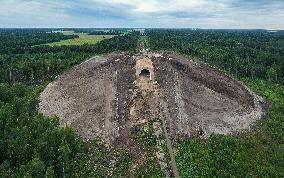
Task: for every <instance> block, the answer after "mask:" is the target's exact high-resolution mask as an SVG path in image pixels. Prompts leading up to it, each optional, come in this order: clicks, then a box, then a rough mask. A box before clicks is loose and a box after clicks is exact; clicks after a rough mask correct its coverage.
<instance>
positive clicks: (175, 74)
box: [40, 52, 264, 175]
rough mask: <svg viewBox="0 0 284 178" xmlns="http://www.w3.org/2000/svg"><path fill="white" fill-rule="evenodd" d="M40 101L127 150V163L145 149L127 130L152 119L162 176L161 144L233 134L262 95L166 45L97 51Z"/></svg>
mask: <svg viewBox="0 0 284 178" xmlns="http://www.w3.org/2000/svg"><path fill="white" fill-rule="evenodd" d="M40 100H41V102H40V111H41V112H42V113H43V114H44V115H47V116H51V115H57V116H59V118H60V123H61V124H62V125H63V126H64V125H68V126H71V127H73V128H75V130H76V131H77V133H78V135H80V136H81V137H82V138H84V139H92V138H94V137H100V138H102V139H103V140H104V141H105V142H106V144H107V145H109V146H113V147H114V148H116V149H118V150H119V149H121V150H123V149H130V152H131V154H132V155H133V160H134V162H133V163H132V164H131V167H130V168H129V170H132V169H135V168H136V167H137V165H138V164H140V165H141V164H142V163H143V162H144V161H145V160H144V158H146V157H147V156H149V154H150V153H149V151H147V148H146V147H145V146H144V145H141V144H139V143H138V142H137V140H135V137H136V136H135V135H133V132H132V131H133V130H134V131H135V129H136V128H137V126H139V127H140V126H141V125H142V126H143V127H144V126H145V125H147V123H149V122H153V124H154V125H155V128H156V130H155V132H154V133H155V135H156V136H157V137H160V136H159V135H160V134H161V130H163V131H164V132H165V133H166V136H167V140H166V142H165V140H158V141H157V142H158V145H157V149H156V150H158V151H157V157H159V159H160V161H159V163H160V166H161V167H162V169H163V171H164V173H165V175H170V174H171V173H172V171H171V168H170V167H169V164H168V163H165V162H166V161H165V160H166V158H165V155H163V154H161V148H162V144H164V143H167V144H168V147H171V145H169V144H170V143H169V139H170V140H174V139H175V138H177V137H178V136H191V137H192V136H198V137H203V138H206V137H208V136H209V135H210V134H212V133H219V134H231V133H234V132H237V131H239V130H240V129H248V128H249V127H250V125H251V124H252V123H253V122H255V121H256V120H257V119H260V118H261V117H262V115H263V114H264V110H263V103H264V101H263V99H262V98H261V97H259V96H257V95H256V94H254V93H253V92H251V91H250V90H249V89H248V88H247V87H246V86H244V85H243V84H242V83H240V82H238V81H236V80H234V79H232V78H230V77H228V76H226V75H224V74H223V73H221V72H219V71H218V70H216V69H213V68H210V67H209V66H207V65H205V64H200V63H197V62H194V61H192V60H191V59H188V58H185V57H183V56H178V55H176V54H174V53H170V52H161V53H151V52H149V53H141V54H131V53H113V54H109V55H103V56H97V57H94V58H92V59H90V60H88V61H86V62H84V63H82V64H80V65H78V66H76V67H74V68H73V69H71V70H69V71H68V72H66V73H65V74H63V75H61V76H60V77H59V78H58V79H57V80H56V81H55V82H53V83H50V84H49V85H48V86H47V88H46V89H45V90H44V91H43V93H42V94H41V96H40ZM160 121H162V123H161V122H160ZM162 126H164V127H163V128H165V129H161V127H162ZM160 138H161V137H160ZM159 144H160V145H159ZM159 150H160V151H159ZM171 157H173V155H171ZM172 159H174V158H172ZM172 162H173V161H172ZM172 168H174V165H173V166H172ZM172 170H174V169H172ZM173 172H176V171H175V170H174V171H173Z"/></svg>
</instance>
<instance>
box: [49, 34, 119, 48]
mask: <svg viewBox="0 0 284 178" xmlns="http://www.w3.org/2000/svg"><path fill="white" fill-rule="evenodd" d="M64 34H65V35H72V34H74V35H78V36H79V38H75V39H68V40H61V41H58V42H54V43H48V44H47V45H49V46H64V45H65V46H69V45H84V44H96V43H98V42H100V41H102V40H105V39H110V38H112V37H113V36H114V35H88V34H86V33H73V32H64Z"/></svg>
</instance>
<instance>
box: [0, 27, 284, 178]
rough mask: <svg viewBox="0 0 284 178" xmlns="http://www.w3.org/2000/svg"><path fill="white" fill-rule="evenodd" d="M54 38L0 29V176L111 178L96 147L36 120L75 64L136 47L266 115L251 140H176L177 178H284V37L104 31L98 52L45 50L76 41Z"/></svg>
mask: <svg viewBox="0 0 284 178" xmlns="http://www.w3.org/2000/svg"><path fill="white" fill-rule="evenodd" d="M55 30H64V29H28V30H21V29H1V30H0V38H1V40H0V152H1V154H0V177H39V178H41V177H110V176H109V175H108V174H109V167H108V166H109V163H108V161H107V160H108V157H109V156H110V154H109V153H108V150H107V149H106V148H105V147H104V146H103V145H102V144H101V142H100V140H99V139H95V140H91V141H83V140H82V139H81V138H79V137H78V136H77V135H76V134H75V132H74V130H73V129H71V128H68V127H60V126H59V120H58V118H56V117H54V118H47V117H44V116H43V115H42V114H40V113H38V102H39V101H38V97H39V94H40V92H42V91H43V89H44V88H45V87H46V85H47V84H48V83H50V82H51V81H53V80H55V79H56V77H57V76H58V75H59V74H62V73H63V72H64V71H66V70H68V69H70V68H71V67H73V66H74V65H76V64H79V63H81V62H82V61H84V60H87V59H88V58H90V57H91V56H94V55H98V54H103V53H110V52H114V51H132V52H134V51H136V52H137V51H138V50H139V49H140V48H141V42H142V43H143V45H142V46H147V48H149V50H152V51H161V50H167V51H175V52H177V53H180V54H183V55H187V56H191V57H193V58H194V59H196V60H198V61H201V62H204V63H207V64H209V65H211V66H214V67H217V68H218V69H220V70H221V71H223V72H225V73H227V74H228V75H231V76H232V77H234V78H237V79H239V80H241V81H242V82H244V83H245V84H246V85H248V86H249V87H250V88H251V89H253V90H254V91H255V92H257V93H258V94H259V95H261V96H264V97H265V99H266V100H267V108H268V109H267V116H266V118H265V119H263V120H261V121H259V122H258V123H256V125H255V126H254V128H253V130H252V131H244V132H241V133H239V134H237V135H229V136H224V135H212V136H211V137H210V138H209V139H207V140H204V139H200V138H180V139H179V140H177V143H176V144H175V147H176V148H177V153H176V160H177V164H178V168H179V172H180V175H181V177H185V178H186V177H284V159H283V158H284V82H283V81H284V80H283V79H284V60H283V57H284V33H283V32H276V33H270V32H268V31H226V30H219V31H218V30H189V29H180V30H174V29H171V30H169V29H168V30H166V29H147V30H146V31H145V34H143V35H142V34H140V33H139V32H135V31H132V32H128V33H124V32H125V31H127V30H128V29H123V30H122V31H123V32H120V31H119V30H113V31H109V32H106V33H112V34H116V35H117V36H114V37H113V38H110V39H105V40H103V41H100V42H98V43H97V44H91V45H71V46H54V47H51V46H48V45H45V44H47V43H51V42H57V41H60V40H65V39H73V38H78V36H76V35H63V34H62V33H60V32H52V31H55ZM68 30H70V29H68ZM75 30H76V29H75ZM75 30H74V31H75ZM76 32H84V33H90V34H99V35H101V33H104V32H95V31H90V29H86V30H84V29H77V31H76ZM129 159H131V158H129V155H128V154H127V153H125V155H122V156H121V160H120V164H119V166H118V167H116V168H115V170H114V174H113V175H112V176H111V177H126V175H125V172H126V171H125V170H126V169H127V167H128V163H129ZM141 169H142V170H139V171H140V172H138V173H137V177H141V172H146V173H147V174H148V176H150V175H151V176H152V177H161V175H160V173H159V171H157V170H156V168H155V167H153V166H151V163H149V165H148V166H147V165H146V166H145V168H141ZM157 172H158V173H157Z"/></svg>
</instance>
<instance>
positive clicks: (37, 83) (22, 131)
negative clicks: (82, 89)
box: [0, 30, 138, 178]
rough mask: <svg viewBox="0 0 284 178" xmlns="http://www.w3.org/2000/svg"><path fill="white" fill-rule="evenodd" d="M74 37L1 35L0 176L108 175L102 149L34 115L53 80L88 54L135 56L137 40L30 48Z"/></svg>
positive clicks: (123, 38) (36, 33)
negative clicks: (43, 93) (44, 90)
mask: <svg viewBox="0 0 284 178" xmlns="http://www.w3.org/2000/svg"><path fill="white" fill-rule="evenodd" d="M75 37H77V36H73V35H71V36H66V35H63V34H61V33H45V32H42V31H41V30H39V31H32V32H29V31H28V32H26V31H25V32H23V31H17V30H15V31H4V32H2V31H1V32H0V38H1V42H0V153H1V154H0V177H16V178H18V177H47V178H49V177H50V178H51V177H104V176H105V175H107V173H108V172H107V168H108V165H109V154H107V151H106V149H105V148H104V147H102V146H101V145H100V144H98V143H97V142H96V141H90V142H87V141H83V140H82V139H80V138H79V137H78V136H77V135H76V134H75V132H74V130H72V129H70V128H68V127H60V126H59V120H58V118H47V117H44V116H43V115H41V114H39V113H38V102H39V101H38V98H39V94H40V92H41V91H43V89H44V88H45V86H46V85H47V84H48V83H49V82H50V81H52V80H54V79H55V78H56V76H57V75H59V74H60V73H62V72H64V71H66V70H68V69H70V68H71V67H73V66H74V65H76V64H79V63H81V62H82V61H84V60H86V59H87V58H89V57H90V56H92V55H95V54H102V53H105V52H112V51H119V50H129V51H134V50H135V49H136V46H137V38H138V36H137V35H134V34H128V35H124V36H117V37H114V38H112V39H105V40H103V41H101V42H99V43H97V44H96V45H82V46H63V47H48V46H35V45H39V44H44V43H49V42H54V41H59V40H62V39H70V38H75ZM3 39H5V40H3Z"/></svg>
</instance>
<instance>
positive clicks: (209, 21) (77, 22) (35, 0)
mask: <svg viewBox="0 0 284 178" xmlns="http://www.w3.org/2000/svg"><path fill="white" fill-rule="evenodd" d="M0 24H1V25H0V28H131V29H133V28H179V29H181V28H190V29H266V30H282V29H284V1H281V0H271V1H268V2H267V1H265V0H216V1H214V0H192V1H190V2H188V1H187V0H166V1H162V0H144V1H141V0H108V1H104V2H101V1H99V0H72V1H67V0H58V1H56V0H46V1H44V0H29V1H23V0H7V1H5V2H2V3H1V6H0Z"/></svg>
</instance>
